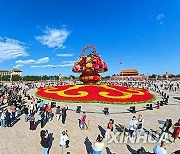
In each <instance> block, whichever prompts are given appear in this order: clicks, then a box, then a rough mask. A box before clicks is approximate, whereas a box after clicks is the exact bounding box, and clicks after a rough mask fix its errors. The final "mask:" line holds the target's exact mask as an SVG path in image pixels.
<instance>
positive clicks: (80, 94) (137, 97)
mask: <svg viewBox="0 0 180 154" xmlns="http://www.w3.org/2000/svg"><path fill="white" fill-rule="evenodd" d="M36 95H37V96H39V97H42V98H45V99H51V100H57V101H68V102H92V103H93V102H99V103H101V102H102V103H117V104H126V103H140V102H147V101H151V100H153V99H154V97H153V95H152V94H150V93H149V92H148V91H147V90H146V89H141V88H130V87H121V86H114V85H64V86H53V87H52V86H51V87H41V88H39V89H38V91H37V93H36Z"/></svg>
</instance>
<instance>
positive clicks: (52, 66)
mask: <svg viewBox="0 0 180 154" xmlns="http://www.w3.org/2000/svg"><path fill="white" fill-rule="evenodd" d="M73 65H74V63H66V64H58V65H50V64H49V65H32V66H30V67H31V68H46V67H51V68H56V67H70V66H73Z"/></svg>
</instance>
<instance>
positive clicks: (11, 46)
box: [0, 37, 29, 62]
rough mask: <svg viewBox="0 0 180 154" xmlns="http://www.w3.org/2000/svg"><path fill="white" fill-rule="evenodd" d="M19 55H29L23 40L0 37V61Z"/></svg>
mask: <svg viewBox="0 0 180 154" xmlns="http://www.w3.org/2000/svg"><path fill="white" fill-rule="evenodd" d="M21 56H24V57H25V56H29V54H28V53H27V52H26V47H25V46H24V43H23V42H20V41H18V40H14V39H10V38H2V37H0V62H3V61H5V60H10V59H16V58H17V57H21Z"/></svg>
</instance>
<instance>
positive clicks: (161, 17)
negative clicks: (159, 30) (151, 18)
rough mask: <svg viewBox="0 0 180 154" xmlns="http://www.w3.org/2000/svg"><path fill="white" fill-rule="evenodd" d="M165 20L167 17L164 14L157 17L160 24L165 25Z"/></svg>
mask: <svg viewBox="0 0 180 154" xmlns="http://www.w3.org/2000/svg"><path fill="white" fill-rule="evenodd" d="M164 19H165V15H164V14H163V13H160V14H158V16H157V17H156V20H157V21H158V22H159V24H163V20H164Z"/></svg>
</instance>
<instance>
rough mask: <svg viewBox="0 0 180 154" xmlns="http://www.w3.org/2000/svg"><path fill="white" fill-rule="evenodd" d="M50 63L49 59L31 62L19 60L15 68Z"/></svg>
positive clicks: (44, 58) (32, 60)
mask: <svg viewBox="0 0 180 154" xmlns="http://www.w3.org/2000/svg"><path fill="white" fill-rule="evenodd" d="M47 62H49V57H43V58H40V59H38V60H34V59H29V60H17V61H16V64H17V65H16V66H15V68H20V67H22V66H23V65H30V64H42V63H47Z"/></svg>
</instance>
